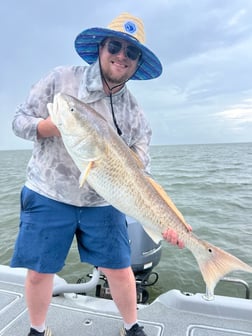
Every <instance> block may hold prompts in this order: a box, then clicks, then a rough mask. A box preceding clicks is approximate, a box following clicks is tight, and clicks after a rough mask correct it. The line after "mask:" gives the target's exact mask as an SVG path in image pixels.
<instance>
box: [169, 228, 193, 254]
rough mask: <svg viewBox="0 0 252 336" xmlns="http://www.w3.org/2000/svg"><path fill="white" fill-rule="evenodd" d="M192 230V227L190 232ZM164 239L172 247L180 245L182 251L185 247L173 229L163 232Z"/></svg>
mask: <svg viewBox="0 0 252 336" xmlns="http://www.w3.org/2000/svg"><path fill="white" fill-rule="evenodd" d="M191 230H192V228H191V227H190V231H191ZM163 238H164V239H165V240H166V241H168V242H169V243H171V244H172V245H178V247H179V248H180V249H182V248H184V247H185V244H184V242H183V241H182V240H180V239H179V238H178V234H177V232H176V231H175V230H173V229H168V230H166V231H165V232H163Z"/></svg>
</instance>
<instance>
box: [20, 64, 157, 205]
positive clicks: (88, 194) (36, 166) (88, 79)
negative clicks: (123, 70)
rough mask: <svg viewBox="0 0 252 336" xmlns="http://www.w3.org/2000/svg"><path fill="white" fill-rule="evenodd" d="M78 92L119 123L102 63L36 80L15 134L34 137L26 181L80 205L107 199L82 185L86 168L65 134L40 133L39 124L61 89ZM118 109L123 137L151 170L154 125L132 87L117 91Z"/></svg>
mask: <svg viewBox="0 0 252 336" xmlns="http://www.w3.org/2000/svg"><path fill="white" fill-rule="evenodd" d="M59 92H63V93H67V94H69V95H72V96H75V97H77V98H79V99H81V100H82V101H84V102H85V103H88V104H90V106H91V107H93V108H94V109H96V110H97V111H99V112H100V113H102V114H103V116H104V117H105V118H106V119H107V120H108V122H109V123H111V124H112V125H114V123H113V117H112V113H111V105H110V99H109V97H108V96H107V95H106V94H105V92H104V90H103V86H102V80H101V75H100V69H99V64H98V62H96V63H95V64H93V65H91V66H61V67H57V68H55V69H54V70H53V71H51V72H50V73H49V74H48V75H47V76H46V77H44V78H42V79H41V80H40V81H39V82H38V83H37V84H35V85H34V86H33V87H32V88H31V90H30V93H29V95H28V97H27V99H26V101H25V103H23V104H21V105H19V106H18V108H17V110H16V113H15V116H14V120H13V131H14V133H15V134H16V135H17V136H19V137H21V138H24V139H27V140H31V141H33V142H34V146H33V152H32V157H31V159H30V161H29V163H28V166H27V174H26V186H27V187H29V188H30V189H32V190H34V191H35V192H38V193H39V194H41V195H44V196H46V197H49V198H51V199H54V200H57V201H60V202H63V203H67V204H72V205H76V206H99V205H105V204H106V202H105V201H104V200H103V199H102V198H101V197H100V196H99V195H97V193H96V192H95V191H94V190H93V189H92V188H91V187H90V186H89V185H88V184H87V183H85V185H84V186H83V187H82V188H79V176H80V171H79V170H78V168H77V167H76V165H75V164H74V162H73V161H72V159H71V157H70V156H69V154H68V153H67V151H66V149H65V147H64V144H63V142H62V139H61V138H60V137H48V138H42V139H38V138H37V126H38V123H39V122H40V121H41V120H43V119H46V118H47V117H48V110H47V103H49V102H52V101H53V97H54V95H55V94H57V93H59ZM112 100H113V108H114V113H115V117H116V121H117V124H118V126H119V128H120V130H121V131H122V135H121V137H122V138H123V140H124V141H125V143H126V144H127V145H128V146H129V147H130V148H132V149H133V150H134V151H135V152H136V153H137V154H138V156H139V157H140V159H141V160H142V161H143V164H144V167H145V169H146V170H147V171H148V165H149V142H150V138H151V130H150V127H149V124H148V122H147V120H146V118H145V116H144V114H143V111H142V110H141V108H140V107H139V105H138V104H137V102H136V100H135V98H134V97H133V96H132V94H131V93H130V91H129V90H128V88H127V86H126V85H125V86H124V87H123V88H122V89H121V90H120V91H119V92H117V93H115V94H113V97H112Z"/></svg>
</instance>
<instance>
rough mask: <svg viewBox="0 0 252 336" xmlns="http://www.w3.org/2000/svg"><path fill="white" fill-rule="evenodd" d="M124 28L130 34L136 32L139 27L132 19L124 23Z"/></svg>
mask: <svg viewBox="0 0 252 336" xmlns="http://www.w3.org/2000/svg"><path fill="white" fill-rule="evenodd" d="M124 29H125V31H126V32H127V33H129V34H134V33H135V32H136V30H137V27H136V25H135V23H134V22H132V21H126V22H125V23H124Z"/></svg>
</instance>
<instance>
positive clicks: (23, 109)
mask: <svg viewBox="0 0 252 336" xmlns="http://www.w3.org/2000/svg"><path fill="white" fill-rule="evenodd" d="M55 78H56V71H52V72H51V73H49V74H48V75H47V76H46V77H44V78H42V79H41V80H40V81H39V82H38V83H36V84H35V85H34V86H33V87H32V88H31V90H30V93H29V95H28V97H27V99H26V101H25V102H24V103H23V104H20V105H18V107H17V109H16V112H15V115H14V119H13V122H12V129H13V132H14V133H15V135H17V136H19V137H21V138H23V139H26V140H31V141H35V140H36V139H37V125H38V123H39V122H40V121H41V120H43V119H46V118H47V117H48V115H49V114H48V110H47V103H49V102H52V100H53V95H54V87H55Z"/></svg>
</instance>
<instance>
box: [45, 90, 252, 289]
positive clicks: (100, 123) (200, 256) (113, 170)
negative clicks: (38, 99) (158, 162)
mask: <svg viewBox="0 0 252 336" xmlns="http://www.w3.org/2000/svg"><path fill="white" fill-rule="evenodd" d="M48 110H49V113H50V116H51V119H52V121H53V122H54V123H55V125H56V126H57V127H58V129H59V130H60V132H61V136H62V140H63V142H64V144H65V147H66V149H67V151H68V153H69V155H70V156H71V157H72V159H73V161H74V162H75V164H76V165H77V167H78V168H79V170H80V172H81V175H80V186H81V185H83V184H84V183H86V182H87V183H89V185H90V186H91V187H92V188H93V189H94V190H95V191H96V192H97V193H98V194H99V195H100V196H102V197H103V198H104V199H105V200H106V201H107V202H108V203H109V204H111V205H113V206H114V207H116V208H117V209H118V210H120V211H121V212H123V213H125V214H127V215H129V216H131V217H133V218H135V219H136V220H138V221H139V222H140V223H141V224H142V225H143V228H144V229H145V231H146V232H147V233H148V234H149V235H150V236H151V238H152V239H153V240H154V241H155V242H159V241H160V240H161V239H162V232H164V231H166V230H167V229H168V228H172V229H174V230H175V231H176V232H177V233H178V236H179V238H180V239H181V240H183V241H184V244H185V246H186V247H187V248H188V249H189V250H190V251H191V252H192V253H193V255H194V257H195V258H196V260H197V262H198V265H199V268H200V270H201V273H202V276H203V279H204V281H205V283H206V286H207V291H208V293H210V294H209V295H213V293H214V288H215V286H216V284H217V282H218V281H219V280H220V278H222V277H223V276H224V275H225V274H227V273H229V272H231V271H234V270H242V271H247V272H252V267H250V266H249V265H247V264H245V263H244V262H242V261H241V260H239V259H238V258H236V257H234V256H232V255H231V254H229V253H227V252H224V251H223V250H221V249H219V248H218V247H216V246H214V245H211V244H210V243H208V242H206V241H202V240H200V239H199V238H197V237H196V236H195V235H194V234H193V233H192V232H191V231H190V229H189V226H188V224H187V223H186V221H185V219H184V218H183V216H182V214H181V213H180V212H179V210H178V209H177V208H176V207H175V205H174V204H173V202H172V201H171V199H170V198H169V197H168V195H167V194H166V192H165V191H164V190H163V189H162V187H161V186H159V185H158V184H157V183H156V182H155V181H154V180H153V179H152V178H150V177H149V176H147V175H146V174H145V173H144V171H143V167H142V164H141V162H140V160H139V159H138V158H137V157H136V155H135V154H134V153H133V152H132V151H131V149H130V148H129V147H128V146H127V145H126V144H125V143H124V142H123V140H122V139H121V138H120V137H119V136H118V135H117V133H116V131H115V130H114V128H113V127H112V126H111V125H110V124H109V123H108V122H107V121H106V120H105V119H104V118H103V116H102V115H100V114H99V113H97V112H96V111H95V110H94V109H92V108H91V107H90V106H89V105H87V104H85V103H83V102H81V101H79V100H77V99H76V98H74V97H71V96H69V95H66V94H63V93H60V94H58V95H56V96H55V99H54V102H53V104H48Z"/></svg>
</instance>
